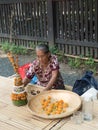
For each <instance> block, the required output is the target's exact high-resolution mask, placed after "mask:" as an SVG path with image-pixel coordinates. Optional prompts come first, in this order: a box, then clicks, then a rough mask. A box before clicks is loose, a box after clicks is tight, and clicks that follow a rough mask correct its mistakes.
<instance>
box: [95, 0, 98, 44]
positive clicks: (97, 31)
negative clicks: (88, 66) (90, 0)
mask: <svg viewBox="0 0 98 130" xmlns="http://www.w3.org/2000/svg"><path fill="white" fill-rule="evenodd" d="M95 2H96V3H95V6H96V7H95V11H96V12H95V13H96V14H95V18H96V20H95V28H96V30H95V40H96V42H97V43H98V0H96V1H95Z"/></svg>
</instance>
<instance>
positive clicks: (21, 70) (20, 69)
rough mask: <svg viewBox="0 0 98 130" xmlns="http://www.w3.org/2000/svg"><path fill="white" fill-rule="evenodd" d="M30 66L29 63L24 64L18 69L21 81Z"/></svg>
mask: <svg viewBox="0 0 98 130" xmlns="http://www.w3.org/2000/svg"><path fill="white" fill-rule="evenodd" d="M30 65H31V63H26V64H24V65H22V66H20V67H19V69H18V73H19V74H20V76H21V78H22V79H23V78H24V77H25V75H26V72H27V71H28V69H29V67H30Z"/></svg>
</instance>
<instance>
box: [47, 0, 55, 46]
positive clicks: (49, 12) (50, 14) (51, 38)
mask: <svg viewBox="0 0 98 130" xmlns="http://www.w3.org/2000/svg"><path fill="white" fill-rule="evenodd" d="M47 21H48V40H49V44H51V45H54V29H53V4H52V0H47Z"/></svg>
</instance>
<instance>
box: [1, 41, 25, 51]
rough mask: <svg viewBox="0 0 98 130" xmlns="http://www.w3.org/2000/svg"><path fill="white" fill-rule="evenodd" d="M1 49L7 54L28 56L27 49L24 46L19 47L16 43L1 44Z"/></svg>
mask: <svg viewBox="0 0 98 130" xmlns="http://www.w3.org/2000/svg"><path fill="white" fill-rule="evenodd" d="M1 46H2V47H1V49H2V50H3V51H4V52H5V53H7V52H12V53H13V54H27V49H26V48H25V47H23V46H17V45H15V43H13V44H12V43H9V42H7V41H6V42H4V43H2V44H1Z"/></svg>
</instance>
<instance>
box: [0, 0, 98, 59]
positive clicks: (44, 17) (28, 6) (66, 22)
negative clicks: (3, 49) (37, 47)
mask: <svg viewBox="0 0 98 130" xmlns="http://www.w3.org/2000/svg"><path fill="white" fill-rule="evenodd" d="M97 8H98V0H20V1H18V0H14V1H13V0H0V41H6V40H8V41H10V42H14V43H16V44H17V45H23V46H26V47H30V45H31V44H38V43H39V42H44V43H47V44H50V45H51V44H55V45H56V46H57V47H58V48H59V49H60V50H62V51H63V52H64V53H66V54H70V55H79V56H80V55H82V56H92V57H94V58H98V9H97Z"/></svg>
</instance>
